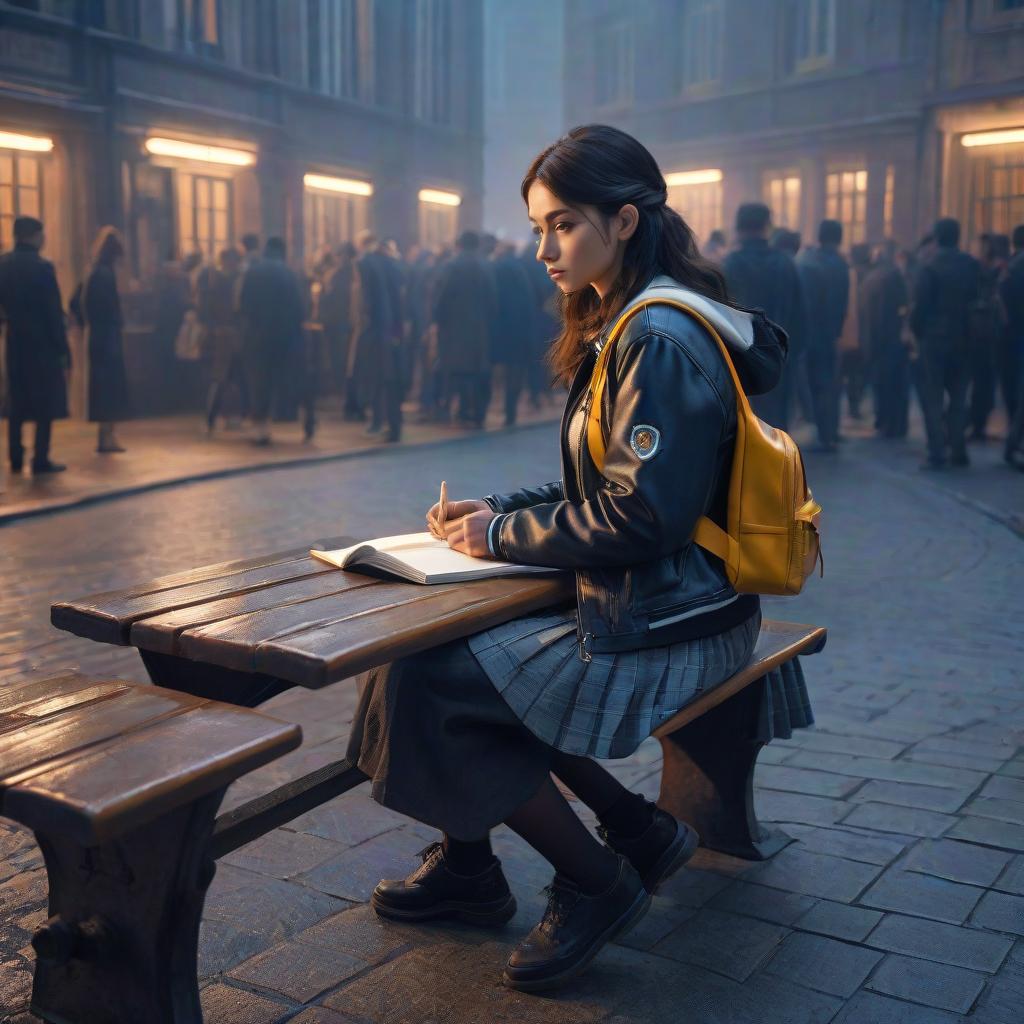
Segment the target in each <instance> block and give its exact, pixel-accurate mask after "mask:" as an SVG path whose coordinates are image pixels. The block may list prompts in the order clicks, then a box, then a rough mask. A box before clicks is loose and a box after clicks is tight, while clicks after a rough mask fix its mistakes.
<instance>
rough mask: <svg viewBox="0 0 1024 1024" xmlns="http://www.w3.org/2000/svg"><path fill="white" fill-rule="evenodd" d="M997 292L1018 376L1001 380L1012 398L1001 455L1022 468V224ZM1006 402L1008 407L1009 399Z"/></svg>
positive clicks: (1023, 355)
mask: <svg viewBox="0 0 1024 1024" xmlns="http://www.w3.org/2000/svg"><path fill="white" fill-rule="evenodd" d="M999 294H1000V297H1001V298H1002V300H1003V308H1004V309H1005V310H1006V349H1007V351H1008V352H1009V353H1010V355H1011V357H1012V362H1011V366H1012V368H1013V369H1014V370H1015V371H1016V375H1017V376H1016V380H1015V381H1014V382H1012V383H1010V384H1009V386H1007V384H1006V383H1004V389H1005V392H1004V393H1005V394H1006V395H1007V398H1008V399H1009V397H1010V396H1011V395H1012V396H1013V397H1012V412H1010V429H1009V431H1008V432H1007V435H1006V446H1005V449H1004V452H1003V455H1004V458H1005V459H1006V461H1007V462H1008V463H1009V464H1010V465H1011V466H1015V467H1016V468H1017V469H1024V224H1018V225H1017V227H1015V228H1014V229H1013V257H1012V258H1011V259H1010V262H1009V264H1008V265H1007V268H1006V274H1005V275H1004V277H1003V280H1002V281H1001V282H1000V285H999ZM1006 404H1007V407H1008V408H1009V407H1010V405H1011V402H1010V401H1009V400H1008V401H1007V403H1006Z"/></svg>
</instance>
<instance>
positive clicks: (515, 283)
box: [491, 243, 536, 427]
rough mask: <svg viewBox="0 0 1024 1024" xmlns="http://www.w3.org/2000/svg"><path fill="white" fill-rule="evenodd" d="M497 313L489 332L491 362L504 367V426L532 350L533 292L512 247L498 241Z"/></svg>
mask: <svg viewBox="0 0 1024 1024" xmlns="http://www.w3.org/2000/svg"><path fill="white" fill-rule="evenodd" d="M493 270H494V285H495V290H496V292H497V300H498V304H497V316H496V317H495V321H494V324H493V326H492V333H491V362H492V363H494V364H496V365H498V366H503V367H504V370H505V426H506V427H511V426H512V425H513V424H514V423H515V422H516V412H517V410H518V408H519V396H520V394H521V393H522V390H523V387H524V385H525V384H526V375H527V372H528V370H529V368H530V363H531V362H532V360H533V356H534V352H535V347H536V346H535V344H534V342H535V339H534V333H535V330H536V322H535V313H534V291H533V285H532V284H531V283H530V278H529V276H528V275H527V273H526V268H525V267H524V266H523V264H522V261H521V260H520V259H519V258H518V257H517V256H516V250H515V246H513V245H511V244H509V243H502V244H501V245H500V247H499V249H498V250H497V259H496V260H495V261H494V264H493Z"/></svg>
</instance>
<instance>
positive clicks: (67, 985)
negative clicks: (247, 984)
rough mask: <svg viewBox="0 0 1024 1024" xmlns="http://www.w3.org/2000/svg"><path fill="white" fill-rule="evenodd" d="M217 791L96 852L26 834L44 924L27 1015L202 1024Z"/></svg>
mask: <svg viewBox="0 0 1024 1024" xmlns="http://www.w3.org/2000/svg"><path fill="white" fill-rule="evenodd" d="M223 796H224V790H220V791H219V792H217V793H214V794H211V795H209V796H206V797H203V798H201V799H200V800H198V801H196V802H195V803H193V804H190V805H186V806H185V807H180V808H178V809H176V810H174V811H170V812H168V813H167V814H166V815H164V816H163V817H162V818H159V819H157V820H156V821H151V822H149V823H147V824H145V825H141V826H140V827H139V828H138V829H136V830H135V831H133V832H129V833H126V834H125V835H122V836H121V837H120V838H119V839H117V840H115V841H113V842H109V843H105V844H103V845H101V846H93V847H84V846H81V845H79V844H78V843H76V842H74V841H71V840H69V839H68V838H66V837H64V836H61V835H60V834H59V833H57V832H56V830H55V831H54V832H53V833H46V834H42V833H40V832H37V833H36V839H37V840H38V842H39V846H40V848H41V849H42V851H43V856H44V858H45V860H46V870H47V873H48V875H49V880H50V919H49V921H47V923H46V924H45V925H43V926H42V927H41V928H40V929H39V930H38V931H37V932H36V934H35V936H34V938H33V939H32V945H33V946H34V948H35V950H36V971H35V982H34V985H33V989H32V1012H33V1013H34V1014H36V1015H37V1016H39V1017H41V1018H42V1019H43V1020H45V1021H50V1022H51V1024H78V1022H80V1021H85V1020H96V1021H103V1022H104V1024H139V1022H141V1021H145V1022H146V1024H202V1021H203V1014H202V1010H201V1009H200V1005H199V984H198V978H197V968H196V956H197V951H198V943H199V922H200V918H201V917H202V912H203V901H204V899H205V897H206V890H207V888H208V887H209V885H210V882H212V881H213V875H214V872H215V871H216V865H215V863H214V861H213V860H212V859H211V858H210V856H209V843H210V836H211V834H212V831H213V823H214V816H215V814H216V812H217V808H218V807H219V806H220V802H221V799H222V798H223Z"/></svg>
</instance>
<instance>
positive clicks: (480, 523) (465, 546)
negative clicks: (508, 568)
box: [444, 507, 497, 558]
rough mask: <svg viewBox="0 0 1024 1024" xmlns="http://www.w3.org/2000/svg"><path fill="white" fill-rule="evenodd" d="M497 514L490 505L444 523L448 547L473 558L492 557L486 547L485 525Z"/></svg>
mask: <svg viewBox="0 0 1024 1024" xmlns="http://www.w3.org/2000/svg"><path fill="white" fill-rule="evenodd" d="M495 515H497V513H496V512H493V511H491V509H490V507H488V508H486V509H482V510H481V511H479V512H470V513H469V515H465V516H463V517H462V518H461V519H458V520H456V521H455V522H450V523H446V524H445V528H444V530H445V534H446V535H447V539H448V547H450V548H454V550H456V551H461V552H463V554H466V555H473V557H474V558H493V557H494V556H493V555H492V554H491V551H490V548H488V547H487V527H488V526H490V524H491V520H492V519H493V518H494V517H495Z"/></svg>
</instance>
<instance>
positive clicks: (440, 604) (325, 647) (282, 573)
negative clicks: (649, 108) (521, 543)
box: [50, 537, 575, 857]
mask: <svg viewBox="0 0 1024 1024" xmlns="http://www.w3.org/2000/svg"><path fill="white" fill-rule="evenodd" d="M355 540H356V539H355V538H352V537H331V538H323V539H318V540H312V541H311V542H310V543H309V544H307V545H304V546H303V547H302V548H299V549H295V550H292V551H284V552H280V553H278V554H273V555H264V556H262V557H259V558H251V559H244V560H240V561H234V562H222V563H220V564H218V565H210V566H205V567H203V568H199V569H192V570H189V571H187V572H182V573H175V574H173V575H170V576H163V577H161V578H159V579H156V580H153V581H152V582H150V583H146V584H143V585H141V586H138V587H133V588H130V589H128V590H119V591H110V592H107V593H101V594H92V595H90V596H88V597H84V598H81V599H79V600H76V601H59V602H57V603H56V604H54V605H53V606H52V608H51V611H50V620H51V622H52V623H53V625H54V626H56V627H57V628H58V629H63V630H67V631H68V632H70V633H75V634H76V635H78V636H83V637H88V638H89V639H91V640H97V641H99V642H101V643H108V644H116V645H119V646H122V647H136V648H138V650H139V654H140V655H141V656H142V661H143V663H144V665H145V667H146V670H147V672H148V673H149V676H150V678H151V679H152V681H153V682H154V683H156V684H157V685H158V686H164V687H169V688H171V689H174V690H178V691H181V692H183V693H190V694H194V695H196V696H199V697H207V698H210V699H213V700H220V701H225V702H227V703H231V704H237V705H241V706H244V707H256V706H257V705H259V704H261V703H263V702H264V701H266V700H269V699H270V698H271V697H273V696H275V695H276V694H278V693H282V692H283V691H285V690H287V689H290V688H291V687H293V686H305V687H309V688H313V689H315V688H319V687H322V686H327V685H329V684H330V683H334V682H337V681H339V680H341V679H346V678H348V677H350V676H354V675H357V674H358V673H360V672H363V671H365V670H367V669H369V668H373V667H375V666H377V665H380V664H384V663H386V662H389V661H393V660H394V659H396V658H399V657H402V656H404V655H407V654H414V653H416V652H418V651H421V650H425V649H427V648H429V647H434V646H437V645H438V644H441V643H445V642H447V641H449V640H454V639H457V638H458V637H462V636H467V635H469V634H471V633H475V632H477V631H479V630H482V629H487V628H489V627H490V626H494V625H497V624H498V623H500V622H504V621H507V620H508V619H511V618H515V617H516V616H519V615H526V614H529V613H530V612H533V611H536V610H537V609H540V608H544V607H548V606H550V605H553V604H557V603H559V602H560V601H563V600H566V599H570V598H572V597H573V595H574V594H575V583H574V579H573V576H572V574H571V573H559V574H557V575H553V576H535V575H534V576H520V577H511V578H508V579H488V580H479V581H476V582H473V583H451V584H439V585H434V586H429V587H426V586H418V585H415V584H410V583H397V582H394V581H386V580H381V579H373V578H371V577H368V576H365V575H362V574H358V573H349V572H345V571H343V570H338V569H334V568H331V567H329V566H326V565H324V564H323V563H322V562H318V561H316V560H315V559H313V558H311V557H310V556H309V549H310V548H311V547H317V548H340V547H347V546H348V545H350V544H353V543H355ZM363 778H364V777H363V775H362V773H360V772H358V770H356V769H354V768H353V767H352V766H351V765H350V764H349V763H348V762H347V761H339V762H337V763H335V764H332V765H329V766H327V767H326V768H321V769H319V770H318V771H316V772H313V773H312V774H311V775H308V776H305V777H303V778H301V779H297V780H295V781H294V782H291V783H289V784H288V785H286V786H282V787H280V788H279V789H277V790H275V791H274V792H272V793H268V794H267V795H266V796H263V797H260V798H259V799H257V800H252V801H249V802H248V803H246V804H243V805H241V806H239V807H237V808H235V809H234V810H233V811H230V812H228V813H226V814H224V815H222V816H221V817H220V818H219V819H218V822H217V827H216V831H215V835H214V851H213V852H214V856H215V857H221V856H223V855H224V854H226V853H229V852H230V851H231V850H234V849H236V848H237V847H239V846H241V845H243V844H245V843H247V842H250V841H251V840H253V839H255V838H257V837H258V836H260V835H263V834H264V833H266V832H267V831H269V830H270V829H271V828H275V827H277V826H278V825H281V824H284V823H286V822H288V821H291V820H292V819H293V818H295V817H297V816H298V815H299V814H302V813H304V812H305V811H307V810H309V809H311V808H312V807H316V806H318V805H319V804H321V803H323V802H325V801H326V800H330V799H331V798H333V797H335V796H337V795H339V794H340V793H343V792H345V791H347V790H348V789H351V788H352V787H353V786H355V785H358V784H359V783H360V782H362V781H363Z"/></svg>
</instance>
